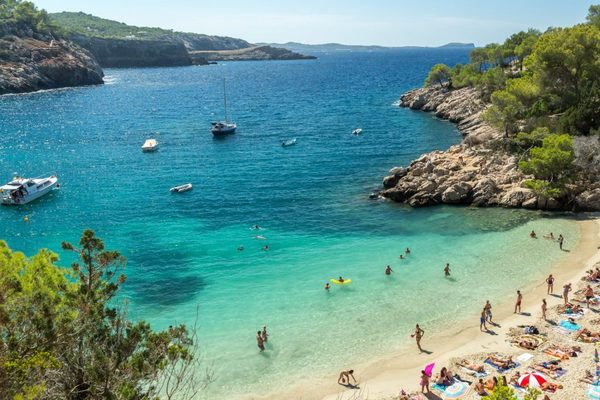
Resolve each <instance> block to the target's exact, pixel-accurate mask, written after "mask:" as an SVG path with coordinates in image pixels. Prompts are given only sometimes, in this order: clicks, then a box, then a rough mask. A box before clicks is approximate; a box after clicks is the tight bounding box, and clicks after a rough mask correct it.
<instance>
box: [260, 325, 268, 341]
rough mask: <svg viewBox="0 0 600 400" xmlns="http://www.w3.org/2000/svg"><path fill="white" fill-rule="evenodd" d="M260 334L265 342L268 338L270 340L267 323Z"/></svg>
mask: <svg viewBox="0 0 600 400" xmlns="http://www.w3.org/2000/svg"><path fill="white" fill-rule="evenodd" d="M260 336H261V337H262V340H263V342H266V341H267V340H269V335H268V334H267V326H266V325H263V328H262V332H261V333H260Z"/></svg>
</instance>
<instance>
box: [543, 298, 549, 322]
mask: <svg viewBox="0 0 600 400" xmlns="http://www.w3.org/2000/svg"><path fill="white" fill-rule="evenodd" d="M547 310H548V305H547V304H546V299H542V318H544V321H546V319H547V318H546V311H547Z"/></svg>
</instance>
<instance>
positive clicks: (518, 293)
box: [514, 290, 523, 314]
mask: <svg viewBox="0 0 600 400" xmlns="http://www.w3.org/2000/svg"><path fill="white" fill-rule="evenodd" d="M522 300H523V295H522V294H521V291H520V290H517V302H516V303H515V312H514V313H515V314H516V313H517V310H518V311H519V314H521V301H522Z"/></svg>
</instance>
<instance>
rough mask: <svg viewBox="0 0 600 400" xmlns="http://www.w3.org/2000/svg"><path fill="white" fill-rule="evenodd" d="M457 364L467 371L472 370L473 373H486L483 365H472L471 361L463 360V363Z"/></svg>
mask: <svg viewBox="0 0 600 400" xmlns="http://www.w3.org/2000/svg"><path fill="white" fill-rule="evenodd" d="M457 364H458V365H460V366H461V367H464V368H466V369H470V370H471V371H475V372H485V369H484V368H483V365H477V364H472V363H470V362H469V360H462V361H461V362H459V363H457Z"/></svg>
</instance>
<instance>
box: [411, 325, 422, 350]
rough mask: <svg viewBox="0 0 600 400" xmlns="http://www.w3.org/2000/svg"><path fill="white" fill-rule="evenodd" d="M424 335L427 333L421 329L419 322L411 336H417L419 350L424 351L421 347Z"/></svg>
mask: <svg viewBox="0 0 600 400" xmlns="http://www.w3.org/2000/svg"><path fill="white" fill-rule="evenodd" d="M423 335H425V331H424V330H423V329H421V327H420V326H419V324H417V326H416V328H415V333H413V334H412V335H410V336H411V337H414V338H415V341H416V342H417V347H418V348H419V351H421V352H422V351H423V349H422V348H421V339H422V338H423Z"/></svg>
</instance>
